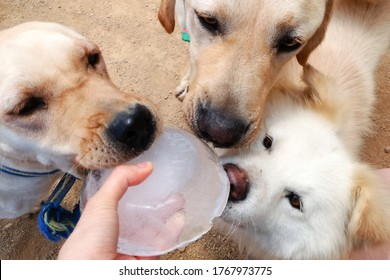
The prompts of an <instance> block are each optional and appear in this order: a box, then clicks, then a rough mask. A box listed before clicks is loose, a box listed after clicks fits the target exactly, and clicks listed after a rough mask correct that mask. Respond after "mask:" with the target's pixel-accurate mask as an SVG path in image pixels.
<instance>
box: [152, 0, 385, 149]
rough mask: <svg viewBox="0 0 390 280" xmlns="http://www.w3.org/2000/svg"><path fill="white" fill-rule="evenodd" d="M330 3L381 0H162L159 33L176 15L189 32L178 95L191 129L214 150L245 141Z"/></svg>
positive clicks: (316, 37)
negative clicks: (186, 62) (186, 64)
mask: <svg viewBox="0 0 390 280" xmlns="http://www.w3.org/2000/svg"><path fill="white" fill-rule="evenodd" d="M333 2H335V3H338V2H346V3H347V4H348V5H350V6H353V5H355V4H356V3H357V2H372V3H374V2H383V0H317V1H312V0H301V1H297V0H246V1H235V0H176V1H175V0H162V1H161V5H160V10H159V14H158V16H159V19H160V22H161V23H162V25H163V26H164V27H165V29H166V31H167V32H169V33H170V32H172V31H173V30H174V28H175V14H176V19H177V21H178V22H179V24H180V25H181V26H182V27H183V26H186V28H187V29H188V32H189V34H190V37H191V42H190V46H189V56H190V68H189V70H188V72H187V74H186V75H185V76H184V78H183V79H182V82H181V84H180V86H179V87H178V89H177V94H178V96H179V98H180V99H184V107H185V111H186V114H187V119H188V121H189V124H190V126H191V127H192V129H193V131H194V132H195V133H196V134H197V135H198V136H199V137H201V138H203V139H204V140H207V141H210V142H212V143H213V144H214V146H217V147H225V148H229V147H240V146H244V145H247V144H249V143H251V142H252V141H253V140H254V139H255V137H256V135H257V134H258V131H259V129H260V125H261V120H262V116H263V110H264V103H265V100H266V97H267V96H268V94H269V92H270V89H271V88H272V87H273V86H275V85H278V84H282V85H285V84H286V83H288V81H287V80H286V78H287V77H289V76H296V75H299V73H300V72H301V69H300V67H299V64H298V63H297V60H298V61H299V63H300V64H301V65H304V64H305V63H306V61H307V59H308V57H309V54H310V53H311V52H312V51H313V50H314V49H315V48H316V47H317V46H318V45H319V44H320V42H321V41H322V39H323V37H324V35H325V31H326V29H327V25H328V23H329V20H330V19H331V13H332V9H333V6H334V3H333ZM345 13H346V16H347V15H348V14H349V13H350V11H349V10H348V9H347V10H345ZM335 46H337V42H335ZM357 47H358V46H357ZM295 57H297V60H296V59H293V58H295ZM329 59H331V58H329Z"/></svg>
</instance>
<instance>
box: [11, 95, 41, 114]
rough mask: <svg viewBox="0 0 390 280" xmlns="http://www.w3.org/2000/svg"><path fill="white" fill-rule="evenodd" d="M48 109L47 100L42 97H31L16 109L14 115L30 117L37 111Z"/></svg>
mask: <svg viewBox="0 0 390 280" xmlns="http://www.w3.org/2000/svg"><path fill="white" fill-rule="evenodd" d="M43 109H47V104H46V102H45V100H44V99H43V98H41V97H30V98H28V99H27V100H26V101H24V102H23V103H21V104H20V105H19V106H18V107H17V108H15V109H14V111H13V112H12V114H14V115H19V116H30V115H32V114H33V113H35V112H36V111H39V110H43Z"/></svg>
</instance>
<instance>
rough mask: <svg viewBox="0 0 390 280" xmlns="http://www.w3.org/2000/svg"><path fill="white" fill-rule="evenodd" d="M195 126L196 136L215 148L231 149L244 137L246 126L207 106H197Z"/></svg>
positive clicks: (236, 119)
mask: <svg viewBox="0 0 390 280" xmlns="http://www.w3.org/2000/svg"><path fill="white" fill-rule="evenodd" d="M196 126H197V131H198V134H199V136H200V137H201V138H203V139H204V140H206V141H209V142H212V143H213V145H214V146H215V147H219V148H231V147H233V146H235V145H236V144H238V142H240V140H241V139H242V137H243V136H244V135H245V133H246V131H247V128H248V125H246V124H245V122H244V121H242V120H240V119H238V118H234V117H231V116H229V115H227V114H226V113H224V112H222V111H221V110H218V109H213V108H210V107H209V106H202V105H198V106H197V112H196Z"/></svg>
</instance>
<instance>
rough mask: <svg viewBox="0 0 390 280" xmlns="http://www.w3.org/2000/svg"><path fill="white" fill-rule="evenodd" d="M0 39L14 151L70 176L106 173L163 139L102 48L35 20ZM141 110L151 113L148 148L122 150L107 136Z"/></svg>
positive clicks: (8, 135)
mask: <svg viewBox="0 0 390 280" xmlns="http://www.w3.org/2000/svg"><path fill="white" fill-rule="evenodd" d="M0 38H1V41H0V57H1V60H2V63H3V65H4V67H2V68H1V69H0V98H1V100H5V101H6V102H1V105H0V131H2V134H1V136H0V138H1V139H0V142H2V143H4V144H5V145H8V146H9V147H11V148H12V150H13V151H15V152H18V153H23V154H28V155H29V157H30V158H31V159H32V158H35V159H36V160H39V162H40V163H42V164H47V163H50V164H55V166H56V167H58V168H61V169H62V170H64V171H65V172H67V171H70V170H71V168H72V167H74V168H76V169H88V168H95V169H100V168H103V167H113V166H115V165H117V164H119V163H123V162H126V161H128V160H129V159H131V158H133V157H135V156H137V155H138V154H139V153H140V152H142V151H143V149H147V148H148V147H149V146H150V144H151V143H152V142H153V140H154V139H155V137H157V136H158V134H159V131H160V127H161V124H160V119H159V116H158V113H157V110H156V108H155V107H154V105H152V104H151V102H150V101H149V100H147V99H146V98H144V97H141V96H137V95H136V94H135V93H124V92H122V91H120V90H119V89H118V88H117V87H116V86H115V85H114V84H113V83H112V82H111V80H110V78H109V76H108V73H107V70H106V66H105V63H104V59H103V57H102V55H101V53H100V51H99V48H98V47H97V46H96V45H95V44H93V43H92V42H90V41H89V40H87V39H86V38H84V37H83V36H81V35H80V34H78V33H76V32H75V31H73V30H71V29H69V28H66V27H64V26H61V25H58V24H54V23H40V22H32V23H25V24H21V25H18V26H16V27H14V28H11V29H8V30H4V31H1V32H0ZM54 46H55V47H54ZM137 105H142V106H144V108H147V109H146V110H148V111H149V112H150V116H151V121H150V124H151V125H150V127H149V129H150V133H149V134H148V135H149V136H148V137H147V139H146V138H145V139H144V140H145V147H144V148H141V147H133V146H132V145H131V143H128V145H126V147H124V146H125V145H123V143H118V141H116V140H115V139H112V138H110V137H107V128H108V127H109V125H110V122H112V121H113V120H114V119H115V117H116V116H117V115H119V114H121V113H123V112H127V111H129V110H130V109H131V108H133V107H136V106H137ZM18 139H23V140H18ZM15 140H16V141H15Z"/></svg>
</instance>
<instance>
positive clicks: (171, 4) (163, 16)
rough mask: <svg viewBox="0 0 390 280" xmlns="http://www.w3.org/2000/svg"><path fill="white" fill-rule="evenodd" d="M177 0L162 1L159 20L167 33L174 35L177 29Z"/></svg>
mask: <svg viewBox="0 0 390 280" xmlns="http://www.w3.org/2000/svg"><path fill="white" fill-rule="evenodd" d="M175 2H176V1H175V0H161V3H160V8H159V10H158V20H159V21H160V23H161V25H162V26H163V27H164V29H165V31H166V32H168V33H172V32H173V30H174V29H175Z"/></svg>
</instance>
